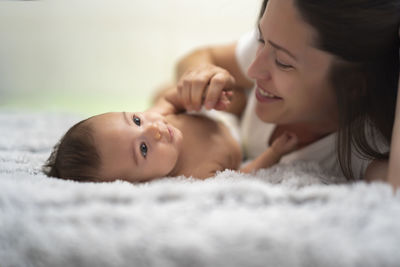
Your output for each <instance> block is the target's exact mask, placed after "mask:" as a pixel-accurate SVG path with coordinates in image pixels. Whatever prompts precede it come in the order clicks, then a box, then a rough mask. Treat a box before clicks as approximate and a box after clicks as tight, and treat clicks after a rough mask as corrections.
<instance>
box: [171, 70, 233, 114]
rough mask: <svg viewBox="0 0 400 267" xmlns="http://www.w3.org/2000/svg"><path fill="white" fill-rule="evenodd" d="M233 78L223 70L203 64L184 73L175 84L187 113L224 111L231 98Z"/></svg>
mask: <svg viewBox="0 0 400 267" xmlns="http://www.w3.org/2000/svg"><path fill="white" fill-rule="evenodd" d="M234 85H235V78H234V77H233V76H232V75H231V74H230V73H229V72H228V71H227V70H225V69H223V68H220V67H217V66H215V65H212V64H203V65H200V66H199V67H198V68H195V69H190V70H188V71H186V72H185V73H184V74H183V75H182V77H181V78H180V79H179V81H178V84H177V90H178V94H179V96H180V99H181V101H182V104H183V106H184V107H185V109H186V110H188V111H192V110H195V111H198V110H200V109H201V107H202V106H203V105H204V106H205V108H206V109H213V108H214V109H217V110H225V109H226V108H227V105H229V99H230V97H231V96H232V88H233V87H234Z"/></svg>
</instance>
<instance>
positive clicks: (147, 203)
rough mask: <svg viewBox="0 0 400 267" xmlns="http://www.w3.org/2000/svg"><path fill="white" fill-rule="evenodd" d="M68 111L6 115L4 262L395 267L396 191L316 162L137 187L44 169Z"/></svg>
mask: <svg viewBox="0 0 400 267" xmlns="http://www.w3.org/2000/svg"><path fill="white" fill-rule="evenodd" d="M80 119H82V117H81V116H79V115H77V114H73V113H60V112H58V113H55V112H53V113H49V112H26V111H17V110H1V111H0V137H1V138H0V192H1V193H0V266H1V267H6V266H163V267H168V266H194V267H195V266H281V267H282V266H307V267H310V266H324V267H329V266H332V267H333V266H335V267H337V266H341V267H343V266H363V267H367V266H393V267H394V266H400V253H399V252H400V194H397V195H396V196H394V195H393V193H392V189H391V188H390V186H388V185H387V184H384V183H372V184H367V183H365V182H357V183H352V184H347V183H343V180H342V179H341V178H340V177H331V176H328V175H326V174H325V173H324V172H323V170H321V169H320V168H319V167H318V165H316V164H315V163H313V162H296V163H293V164H290V165H283V164H278V165H276V166H274V167H272V168H270V169H265V170H260V171H258V172H256V173H254V174H247V175H246V174H240V173H237V172H233V171H229V170H227V171H223V172H220V173H218V174H217V175H216V176H215V177H214V178H211V179H208V180H205V181H199V180H195V179H191V178H186V177H173V178H167V179H162V180H158V181H153V182H149V183H144V184H139V185H134V184H130V183H127V182H123V181H115V182H112V183H78V182H73V181H65V180H58V179H53V178H48V177H46V176H45V175H44V174H43V173H42V172H41V170H40V169H41V165H42V164H43V162H44V161H45V159H46V158H47V157H48V156H49V153H50V151H51V148H52V146H53V145H54V144H55V143H56V141H58V139H59V138H60V137H61V135H62V134H63V133H64V132H65V131H66V130H67V129H68V128H69V127H70V126H72V125H73V124H74V123H75V122H77V121H79V120H80Z"/></svg>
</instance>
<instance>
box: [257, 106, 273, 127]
mask: <svg viewBox="0 0 400 267" xmlns="http://www.w3.org/2000/svg"><path fill="white" fill-rule="evenodd" d="M255 111H256V114H257V117H258V118H259V119H260V120H262V121H263V122H267V123H276V122H277V121H278V120H277V119H276V115H275V114H276V111H275V110H270V109H269V108H266V107H265V106H263V105H260V104H257V105H256V108H255Z"/></svg>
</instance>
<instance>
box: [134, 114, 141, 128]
mask: <svg viewBox="0 0 400 267" xmlns="http://www.w3.org/2000/svg"><path fill="white" fill-rule="evenodd" d="M133 122H134V123H135V124H136V125H137V126H140V118H139V117H137V116H133Z"/></svg>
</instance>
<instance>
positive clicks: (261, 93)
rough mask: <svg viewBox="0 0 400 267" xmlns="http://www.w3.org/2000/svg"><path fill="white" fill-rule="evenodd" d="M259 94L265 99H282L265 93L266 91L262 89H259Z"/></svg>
mask: <svg viewBox="0 0 400 267" xmlns="http://www.w3.org/2000/svg"><path fill="white" fill-rule="evenodd" d="M258 92H259V93H260V95H262V96H264V97H269V98H280V97H277V96H275V95H273V94H270V93H268V92H265V91H263V90H262V89H260V88H258Z"/></svg>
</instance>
